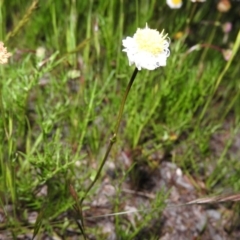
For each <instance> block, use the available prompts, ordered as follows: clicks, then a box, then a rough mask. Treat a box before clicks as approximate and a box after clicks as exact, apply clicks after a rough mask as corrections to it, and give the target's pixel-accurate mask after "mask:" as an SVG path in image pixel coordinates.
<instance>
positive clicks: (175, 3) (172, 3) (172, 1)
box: [167, 0, 182, 8]
mask: <svg viewBox="0 0 240 240" xmlns="http://www.w3.org/2000/svg"><path fill="white" fill-rule="evenodd" d="M167 5H168V6H169V7H170V8H180V7H181V6H182V0H167Z"/></svg>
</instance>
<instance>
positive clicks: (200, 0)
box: [191, 0, 206, 2]
mask: <svg viewBox="0 0 240 240" xmlns="http://www.w3.org/2000/svg"><path fill="white" fill-rule="evenodd" d="M191 1H192V2H206V0H191Z"/></svg>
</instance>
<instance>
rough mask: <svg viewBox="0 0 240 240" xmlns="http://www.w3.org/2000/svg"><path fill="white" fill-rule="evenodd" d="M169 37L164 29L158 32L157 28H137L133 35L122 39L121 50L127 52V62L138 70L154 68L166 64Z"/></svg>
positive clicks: (168, 53) (168, 52)
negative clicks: (122, 47)
mask: <svg viewBox="0 0 240 240" xmlns="http://www.w3.org/2000/svg"><path fill="white" fill-rule="evenodd" d="M169 44H170V39H169V38H168V37H167V34H164V30H163V31H162V32H161V33H159V32H158V31H157V30H153V29H150V28H148V26H147V24H146V27H145V28H144V29H140V28H139V29H138V30H137V32H136V33H135V34H134V35H133V37H127V38H126V39H124V40H123V46H124V49H123V51H124V52H126V53H127V56H128V60H129V64H130V65H132V64H135V66H136V67H137V69H138V70H141V69H142V68H144V69H148V70H154V69H156V68H158V67H161V66H166V62H167V57H168V56H169V55H170V51H169V49H168V48H169Z"/></svg>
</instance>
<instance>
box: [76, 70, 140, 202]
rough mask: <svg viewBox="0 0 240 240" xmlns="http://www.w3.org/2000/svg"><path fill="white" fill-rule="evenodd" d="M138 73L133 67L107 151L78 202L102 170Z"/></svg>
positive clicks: (115, 137) (115, 139) (115, 138)
mask: <svg viewBox="0 0 240 240" xmlns="http://www.w3.org/2000/svg"><path fill="white" fill-rule="evenodd" d="M137 73H138V69H137V68H135V70H134V72H133V74H132V77H131V79H130V81H129V83H128V86H127V89H126V91H125V94H124V96H123V99H122V102H121V106H120V108H119V112H118V117H117V122H116V126H115V129H114V133H113V135H112V137H111V138H110V141H109V144H108V148H107V151H106V153H105V155H104V158H103V159H102V162H101V164H100V167H99V169H98V170H97V174H96V176H95V178H94V180H93V181H92V183H91V184H90V185H89V187H88V188H87V190H86V191H85V194H84V196H83V197H82V199H81V201H80V203H81V204H82V202H83V201H84V199H85V198H86V196H87V194H88V193H89V191H90V190H91V189H92V187H93V186H94V184H95V183H96V181H97V180H98V178H99V176H100V174H101V171H102V168H103V166H104V165H105V163H106V161H107V158H108V155H109V153H110V152H111V149H112V146H113V144H114V143H115V142H116V141H117V133H118V130H119V127H120V123H121V120H122V115H123V110H124V106H125V103H126V100H127V97H128V94H129V92H130V89H131V87H132V85H133V82H134V80H135V78H136V75H137Z"/></svg>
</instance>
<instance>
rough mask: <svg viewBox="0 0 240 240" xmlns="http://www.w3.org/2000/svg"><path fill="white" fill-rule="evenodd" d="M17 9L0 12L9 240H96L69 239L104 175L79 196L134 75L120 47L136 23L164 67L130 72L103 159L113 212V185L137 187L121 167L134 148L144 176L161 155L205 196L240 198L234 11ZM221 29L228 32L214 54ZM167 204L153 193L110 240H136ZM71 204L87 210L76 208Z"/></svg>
mask: <svg viewBox="0 0 240 240" xmlns="http://www.w3.org/2000/svg"><path fill="white" fill-rule="evenodd" d="M23 2H24V3H22V2H21V1H0V21H1V26H0V27H1V28H0V38H1V40H2V41H3V42H4V44H5V46H7V48H8V51H10V52H11V53H12V57H11V58H10V60H9V63H8V64H6V65H3V66H0V209H3V211H4V213H5V217H6V219H7V224H5V225H1V223H0V229H8V230H9V231H10V232H11V234H12V238H13V239H14V238H16V237H17V235H18V234H21V233H23V234H24V233H26V232H27V231H29V229H31V228H32V229H34V230H33V231H32V230H31V231H32V233H33V234H34V235H36V236H40V237H41V236H42V234H44V233H47V234H49V235H50V236H54V234H55V229H56V228H57V229H58V230H59V231H58V232H60V235H61V236H64V234H65V230H66V229H67V228H69V227H70V228H73V229H76V232H78V233H79V232H82V233H84V234H85V235H86V236H87V235H88V234H89V235H90V234H92V235H94V236H95V237H96V239H106V238H105V237H106V236H105V235H104V233H102V232H101V229H100V228H99V226H98V227H97V226H96V227H91V228H90V227H88V225H87V224H86V225H85V227H84V229H81V227H82V226H84V225H83V224H82V225H81V223H80V225H81V227H79V228H80V229H79V228H78V226H77V225H78V224H79V223H78V224H77V223H76V222H77V221H76V219H81V218H82V217H83V215H84V214H83V215H82V212H81V211H83V212H84V211H87V210H88V209H89V203H90V202H91V201H93V199H94V197H95V196H96V193H97V191H98V189H99V188H100V183H101V181H102V180H101V178H103V176H104V175H106V171H105V170H106V169H105V168H103V171H102V175H101V177H99V179H97V180H98V181H97V182H96V183H95V184H94V186H93V188H92V189H89V190H90V191H89V192H87V194H86V191H87V189H88V186H89V185H90V184H91V182H92V181H93V179H94V177H95V176H96V173H97V170H98V167H99V164H100V162H101V159H102V158H103V157H104V152H105V150H106V146H107V143H108V141H109V138H110V137H111V134H112V132H113V131H114V127H115V124H116V119H117V113H118V109H119V106H120V104H121V98H122V95H123V94H124V91H125V89H126V87H127V84H128V81H129V79H130V77H131V75H132V73H133V71H134V67H130V66H129V65H128V59H127V57H126V54H125V53H123V52H122V39H123V38H125V37H126V36H132V35H133V34H134V33H135V31H136V29H137V28H138V27H140V28H143V27H145V24H146V22H147V23H148V25H149V26H150V27H151V28H153V29H158V30H159V31H161V30H162V29H163V28H164V29H165V32H166V33H168V35H169V38H170V39H171V45H170V50H171V55H170V57H169V58H168V60H167V66H166V67H164V68H158V69H157V70H155V71H147V70H142V71H140V72H139V73H138V75H137V77H136V80H135V82H134V84H133V86H132V89H131V91H130V93H129V96H128V99H127V101H126V105H125V108H124V113H123V118H122V121H121V124H120V129H119V132H118V136H117V142H116V144H115V146H114V148H113V150H112V152H111V153H110V155H109V158H108V159H107V162H108V161H109V162H114V164H115V165H116V166H117V169H119V171H118V172H117V173H115V174H116V176H117V177H116V178H115V179H114V181H113V184H114V187H116V189H117V190H116V192H117V194H116V195H115V196H114V197H112V199H110V201H111V203H112V205H113V207H112V211H114V212H121V211H123V210H122V209H121V203H122V201H123V200H124V199H123V197H122V195H121V190H122V185H123V182H124V181H127V180H126V179H128V178H129V176H130V178H131V177H133V178H136V179H138V176H136V175H137V174H138V172H137V170H136V172H134V171H135V169H136V168H135V165H136V164H139V163H137V162H134V160H133V161H132V163H131V164H132V165H131V166H129V169H126V167H124V166H122V163H121V162H120V161H119V155H120V153H119V152H120V151H121V149H130V151H132V152H134V151H135V150H137V149H141V155H142V156H141V157H140V159H143V160H141V161H142V162H143V165H146V166H147V167H149V168H156V166H153V165H152V163H151V162H150V161H148V156H149V155H151V153H152V152H154V151H159V150H160V151H162V152H164V153H166V154H167V153H170V152H171V161H172V162H174V163H176V164H177V165H178V166H180V167H181V168H182V169H183V172H184V174H186V175H191V176H194V177H196V178H198V177H200V178H201V179H202V181H203V182H204V183H205V187H206V191H208V192H209V193H214V192H216V191H217V192H221V191H223V190H224V189H229V188H230V189H231V190H232V191H240V180H239V169H240V165H239V159H238V158H237V155H236V154H234V151H230V150H231V148H232V144H233V143H234V141H236V136H237V135H239V130H238V129H239V127H240V121H239V119H240V110H239V104H240V95H239V93H240V85H239V82H240V81H239V80H240V79H239V76H240V69H239V67H238V65H239V63H238V62H239V46H240V33H238V29H239V28H240V24H239V21H236V20H237V13H236V12H235V11H234V8H233V9H231V14H230V13H225V14H222V13H219V12H218V11H217V10H216V11H215V12H212V11H209V9H211V7H212V6H213V2H214V1H207V2H206V3H203V4H193V3H192V2H191V1H187V3H186V5H184V6H183V7H182V8H181V9H178V10H173V9H170V8H169V7H168V6H167V5H166V3H165V1H155V0H152V1H138V0H136V1H132V2H131V3H130V1H128V2H126V1H123V0H119V1H105V0H100V1H94V0H81V1H77V0H65V1H53V0H47V1H30V0H29V1H23ZM226 21H230V22H234V24H235V25H234V27H233V29H232V31H231V32H230V33H229V36H228V40H227V42H224V43H223V38H224V33H223V32H222V28H221V26H222V24H223V23H225V22H226ZM190 29H191V30H190ZM196 29H197V30H196ZM215 46H217V47H215ZM230 47H232V49H233V54H232V57H231V58H230V60H229V61H226V60H225V59H224V58H223V55H222V52H221V51H220V50H219V49H221V48H224V49H225V48H230ZM216 49H217V50H216ZM226 125H227V129H228V133H227V134H228V139H227V141H226V142H224V144H223V145H224V146H223V147H222V148H219V149H218V150H217V154H215V153H213V150H212V149H211V147H210V141H211V139H212V137H213V136H214V134H221V133H222V132H224V131H225V130H226V129H225V126H226ZM238 138H239V136H238ZM238 141H239V140H238ZM176 149H177V150H176ZM238 154H239V151H238ZM136 161H137V160H136ZM209 164H211V165H212V166H214V168H213V170H212V171H211V172H209ZM116 171H117V170H116ZM136 181H138V180H136ZM133 182H135V181H134V180H133ZM70 186H71V187H70ZM70 188H72V191H70ZM167 193H168V192H167V191H163V190H162V189H159V191H157V192H155V194H156V198H155V199H151V201H150V204H149V207H148V211H143V209H144V208H145V206H140V207H139V209H138V210H139V212H140V213H141V220H139V219H135V221H134V223H135V224H133V223H132V222H129V221H126V219H125V218H123V217H122V216H121V215H118V216H116V218H115V230H116V234H117V236H118V237H119V238H118V239H138V238H137V236H139V234H141V232H142V231H143V230H144V228H146V226H148V224H150V222H151V221H152V220H154V219H155V218H157V216H156V215H160V214H161V212H162V210H163V208H164V200H165V199H166V198H167ZM77 197H78V198H79V202H80V200H81V199H84V201H86V204H84V202H83V203H82V205H81V206H80V204H78V202H77ZM8 205H11V206H12V208H13V209H12V211H11V212H8V211H7V210H6V206H8ZM74 205H75V210H76V209H77V210H76V211H75V212H74V211H73V209H74V207H73V206H74ZM29 212H37V213H38V218H37V222H36V224H35V225H34V224H29V223H28V213H29ZM69 212H70V214H69V215H67V214H66V213H69ZM64 214H66V215H64ZM73 215H74V216H73ZM81 220H82V221H84V217H83V219H81ZM96 221H97V220H96ZM26 223H27V224H26ZM96 225H97V224H96ZM86 236H85V237H86ZM148 239H158V238H157V236H155V235H154V234H153V235H152V236H151V235H148Z"/></svg>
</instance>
